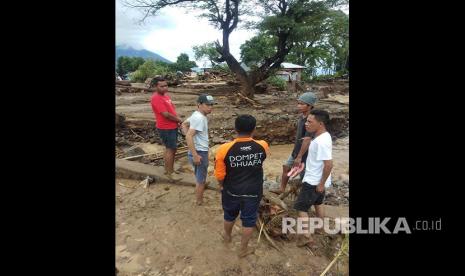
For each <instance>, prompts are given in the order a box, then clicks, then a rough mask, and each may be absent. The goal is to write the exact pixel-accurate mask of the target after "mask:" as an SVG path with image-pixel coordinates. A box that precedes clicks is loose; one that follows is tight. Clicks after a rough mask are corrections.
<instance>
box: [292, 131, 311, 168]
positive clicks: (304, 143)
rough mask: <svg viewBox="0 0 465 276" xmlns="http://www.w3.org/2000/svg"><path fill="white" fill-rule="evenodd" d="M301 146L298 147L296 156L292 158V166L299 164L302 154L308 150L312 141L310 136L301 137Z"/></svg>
mask: <svg viewBox="0 0 465 276" xmlns="http://www.w3.org/2000/svg"><path fill="white" fill-rule="evenodd" d="M302 140H303V141H302V146H301V147H300V151H299V153H298V154H297V156H296V158H295V159H294V165H293V166H294V167H296V166H300V163H302V156H304V154H305V153H306V152H307V151H308V147H309V146H310V142H311V141H312V138H310V137H303V138H302Z"/></svg>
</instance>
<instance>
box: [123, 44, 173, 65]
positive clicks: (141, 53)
mask: <svg viewBox="0 0 465 276" xmlns="http://www.w3.org/2000/svg"><path fill="white" fill-rule="evenodd" d="M115 49H116V56H115V61H116V60H117V59H118V58H119V57H120V56H128V57H141V58H144V59H148V58H151V59H154V60H160V61H164V62H167V63H173V62H172V61H169V60H167V59H166V58H164V57H162V56H160V55H158V54H156V53H154V52H150V51H148V50H145V49H142V50H136V49H134V48H132V47H127V46H121V45H117V46H116V47H115Z"/></svg>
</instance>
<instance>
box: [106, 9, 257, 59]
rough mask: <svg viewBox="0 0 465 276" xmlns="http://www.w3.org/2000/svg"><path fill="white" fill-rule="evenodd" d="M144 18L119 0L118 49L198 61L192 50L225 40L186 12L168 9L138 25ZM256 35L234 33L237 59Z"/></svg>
mask: <svg viewBox="0 0 465 276" xmlns="http://www.w3.org/2000/svg"><path fill="white" fill-rule="evenodd" d="M142 17H143V14H142V13H141V12H140V11H138V10H136V9H132V8H128V7H124V6H123V4H122V3H121V0H116V34H115V36H116V45H127V46H131V47H133V48H135V49H146V50H149V51H152V52H154V53H157V54H159V55H161V56H162V57H164V58H167V59H168V60H170V61H173V62H175V61H176V59H177V57H178V56H179V55H180V54H181V53H186V54H188V55H189V58H190V60H195V58H194V52H193V51H192V47H193V46H195V45H200V44H203V43H207V42H212V41H215V40H217V39H218V40H220V41H221V39H222V35H221V31H220V30H217V29H215V28H214V27H213V26H211V25H210V24H209V23H208V21H207V20H206V19H200V18H198V17H196V16H195V15H192V14H189V13H186V11H185V10H184V9H180V8H171V7H169V8H165V9H163V10H162V11H161V12H160V14H159V15H157V16H156V17H149V18H147V19H146V22H145V23H143V24H141V23H140V22H139V21H140V19H141V18H142ZM254 35H255V33H254V32H253V31H250V30H240V29H235V30H234V31H233V32H232V33H231V35H230V40H229V46H230V49H231V53H232V54H233V55H234V57H236V59H238V60H239V59H240V50H239V47H240V45H242V44H243V43H244V42H245V41H246V40H248V39H250V38H252V37H253V36H254ZM204 63H205V61H197V65H199V66H204V65H207V64H204Z"/></svg>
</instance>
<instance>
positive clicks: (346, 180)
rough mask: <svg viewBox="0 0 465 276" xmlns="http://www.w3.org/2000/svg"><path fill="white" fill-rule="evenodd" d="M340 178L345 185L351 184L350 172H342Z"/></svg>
mask: <svg viewBox="0 0 465 276" xmlns="http://www.w3.org/2000/svg"><path fill="white" fill-rule="evenodd" d="M339 180H341V181H342V183H344V184H345V185H349V175H348V174H345V173H343V174H341V175H339Z"/></svg>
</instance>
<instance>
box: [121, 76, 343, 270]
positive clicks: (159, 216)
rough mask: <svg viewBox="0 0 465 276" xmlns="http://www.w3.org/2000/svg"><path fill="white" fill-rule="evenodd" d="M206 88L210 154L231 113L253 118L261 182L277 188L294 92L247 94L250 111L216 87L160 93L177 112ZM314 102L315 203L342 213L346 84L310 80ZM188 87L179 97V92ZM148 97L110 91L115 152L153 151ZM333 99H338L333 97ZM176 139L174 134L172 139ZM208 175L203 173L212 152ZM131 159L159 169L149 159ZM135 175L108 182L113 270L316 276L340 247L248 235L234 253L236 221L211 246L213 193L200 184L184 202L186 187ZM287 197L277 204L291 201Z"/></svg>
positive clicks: (326, 241)
mask: <svg viewBox="0 0 465 276" xmlns="http://www.w3.org/2000/svg"><path fill="white" fill-rule="evenodd" d="M205 89H207V92H208V93H210V94H212V95H213V96H214V97H215V99H216V101H217V102H218V105H216V106H215V107H214V110H213V113H212V114H210V115H209V128H210V141H211V147H212V152H214V150H215V148H216V147H217V146H218V144H220V143H222V142H224V141H226V140H229V139H231V138H232V137H233V135H234V132H233V125H234V119H235V117H236V116H237V115H238V114H244V113H248V114H252V115H254V116H255V117H256V118H257V122H258V126H257V134H256V138H259V139H264V140H266V141H267V142H269V143H270V145H271V156H270V157H269V158H268V159H267V160H266V161H265V163H264V171H265V177H266V182H267V184H268V187H269V186H270V185H271V186H272V185H278V183H279V181H280V175H281V170H282V167H281V165H282V162H283V161H284V160H286V159H287V157H288V155H289V153H290V152H291V150H292V144H291V143H292V142H293V140H294V136H295V120H296V118H297V113H296V100H295V99H296V98H297V96H298V94H296V93H287V92H277V91H274V92H272V93H268V94H257V95H256V97H255V99H254V100H256V102H257V103H258V104H259V105H260V107H253V106H251V105H250V104H249V105H248V104H244V103H238V102H237V97H235V96H233V95H232V93H231V92H235V91H236V90H237V88H235V87H232V86H227V85H225V84H220V85H217V84H211V85H209V86H208V87H207V88H205V86H204V87H203V88H202V89H199V88H196V87H195V85H190V86H184V87H183V86H180V87H176V88H173V87H171V88H170V91H171V92H170V95H171V97H172V99H173V102H174V103H175V105H176V110H177V112H178V114H180V115H181V117H183V118H187V117H188V116H189V115H190V114H191V113H192V112H193V111H194V110H195V109H196V105H195V100H196V98H197V95H196V94H200V93H201V92H204V91H205ZM315 91H317V93H318V94H319V97H320V98H322V100H321V101H319V103H318V105H317V107H318V108H322V109H326V110H328V111H329V112H330V114H331V116H332V118H333V129H332V130H331V133H332V135H333V137H334V147H333V158H334V169H333V173H332V175H333V183H334V184H335V185H333V187H331V188H330V189H329V190H328V195H327V198H326V201H325V204H327V215H328V216H333V217H334V216H347V215H348V196H349V194H348V185H349V183H348V169H349V151H348V150H349V139H348V132H349V129H348V104H347V99H348V97H347V96H348V95H347V93H348V84H347V83H346V82H340V83H336V84H334V83H333V84H331V83H329V84H328V83H322V84H316V85H315ZM186 93H189V94H186ZM150 96H151V94H150V93H123V94H122V95H118V96H116V112H117V113H119V114H122V115H124V116H125V120H124V123H123V124H121V125H119V126H118V127H117V130H116V149H115V150H116V155H117V158H122V157H127V156H130V155H133V154H134V153H129V152H125V150H127V149H128V148H130V147H132V148H134V147H135V146H136V147H138V148H139V149H140V150H142V152H145V153H154V152H160V151H162V150H163V147H162V146H161V145H160V141H159V138H158V136H157V134H156V131H154V118H153V113H152V110H151V107H150V104H149V103H150ZM338 97H339V98H338ZM182 143H183V141H182V139H180V144H182ZM210 159H211V160H210V170H209V175H210V176H211V175H212V173H213V163H212V161H213V160H212V156H211V158H210ZM137 161H139V162H144V163H148V164H152V165H160V162H154V161H153V160H151V159H150V158H140V159H138V160H137ZM175 167H176V168H177V169H178V170H181V171H184V172H191V171H192V168H191V167H190V165H189V164H188V163H187V159H186V157H181V158H180V159H178V160H177V161H176V165H175ZM120 183H122V184H123V185H124V186H129V187H132V186H134V187H136V185H137V184H138V183H139V181H136V180H129V179H119V178H118V179H116V183H115V186H116V267H117V268H118V270H119V274H118V275H319V274H320V273H321V272H322V271H323V270H324V269H325V268H326V266H327V265H328V264H329V263H330V262H331V260H332V258H333V256H334V254H335V253H336V252H337V250H338V248H339V246H340V244H341V239H342V237H341V236H338V235H335V236H329V235H317V236H316V237H315V238H316V240H317V243H318V245H319V249H317V250H314V251H311V250H309V249H304V248H297V247H296V246H295V241H294V240H293V237H292V236H291V237H290V239H288V240H283V239H280V238H277V239H276V240H275V242H276V243H277V244H278V245H279V246H280V248H282V250H283V251H282V252H278V251H277V250H275V249H273V248H272V247H270V245H269V243H268V242H267V241H266V240H265V239H263V237H262V238H261V240H260V242H259V243H258V244H257V238H258V231H255V233H254V236H253V238H252V239H251V245H252V246H255V247H256V252H255V254H253V255H249V256H247V257H245V258H243V259H239V258H238V257H237V250H238V245H239V242H240V231H239V229H240V228H239V227H240V220H238V223H237V224H236V225H237V227H235V229H234V230H233V243H232V246H230V247H229V248H228V247H226V246H225V245H224V244H223V243H222V242H221V236H220V234H221V232H222V231H223V224H222V222H223V216H222V209H221V200H220V194H219V193H218V192H216V191H211V190H207V191H206V193H205V204H204V205H203V206H196V205H195V204H194V189H193V188H190V187H184V186H176V185H172V184H166V183H157V184H155V185H152V186H150V187H149V188H148V189H147V190H146V189H143V188H142V187H141V186H138V187H136V188H134V189H132V188H127V187H123V186H122V185H119V184H120ZM292 200H293V198H291V197H290V198H287V199H286V203H287V204H288V205H289V206H292ZM327 275H348V264H347V258H346V259H345V260H343V261H340V262H337V263H336V265H335V266H334V267H333V268H332V269H331V270H330V272H329V273H328V274H327Z"/></svg>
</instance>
